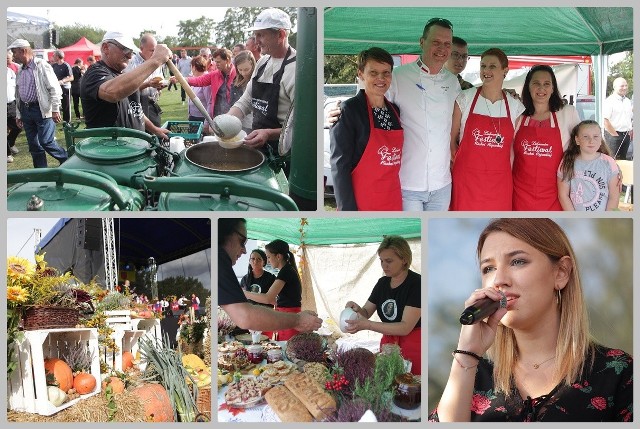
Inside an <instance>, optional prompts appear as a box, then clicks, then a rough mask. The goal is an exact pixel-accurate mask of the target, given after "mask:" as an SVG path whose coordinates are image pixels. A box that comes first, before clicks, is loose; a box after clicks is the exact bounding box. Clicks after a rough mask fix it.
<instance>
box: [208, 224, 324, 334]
mask: <svg viewBox="0 0 640 429" xmlns="http://www.w3.org/2000/svg"><path fill="white" fill-rule="evenodd" d="M276 241H282V240H276ZM282 243H284V242H283V241H282ZM284 244H285V246H286V243H284ZM246 245H247V221H246V219H242V218H220V219H218V305H219V306H220V307H222V309H223V310H224V311H225V312H226V313H227V314H228V315H229V317H230V318H231V320H233V322H234V323H235V324H236V325H237V326H238V327H239V328H240V329H249V330H254V331H277V330H283V329H291V330H294V331H295V332H309V331H313V330H315V329H318V328H319V327H320V325H322V320H321V319H320V318H319V317H318V316H317V315H316V314H314V313H312V312H310V311H306V310H305V311H302V312H301V311H300V308H299V307H298V311H297V312H295V313H283V312H280V313H279V312H276V311H273V310H271V309H269V308H266V307H262V306H258V305H252V304H251V303H249V302H248V301H247V298H246V297H245V295H244V293H243V290H242V288H241V287H240V283H238V278H237V277H236V274H235V272H234V271H233V265H234V264H235V263H236V262H237V261H238V259H239V258H240V257H241V256H242V255H243V254H245V253H247V251H246ZM287 250H288V246H287ZM288 253H289V254H291V252H288ZM291 258H293V255H291ZM275 259H276V258H274V260H275ZM294 264H295V262H294ZM271 265H274V263H273V262H271ZM281 271H282V268H281ZM295 274H296V276H297V272H295ZM279 281H280V282H282V280H276V282H275V283H274V285H275V284H277V283H278V282H279ZM298 282H299V279H298ZM273 287H274V286H271V288H270V289H269V291H271V290H272V289H273ZM280 289H282V287H280ZM278 292H279V291H278ZM245 293H248V294H250V293H251V292H245ZM252 295H257V296H263V294H252ZM300 295H301V294H300ZM252 299H254V301H257V300H256V299H255V298H254V297H252ZM301 300H302V299H301V297H300V298H299V300H298V301H301ZM299 305H300V304H298V306H299Z"/></svg>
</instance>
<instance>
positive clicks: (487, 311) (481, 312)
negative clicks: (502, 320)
mask: <svg viewBox="0 0 640 429" xmlns="http://www.w3.org/2000/svg"><path fill="white" fill-rule="evenodd" d="M500 293H501V294H502V299H501V300H500V301H494V300H492V299H491V298H483V299H481V300H479V301H476V302H475V303H473V305H470V306H469V307H467V308H465V309H464V311H463V312H462V314H461V315H460V323H461V324H462V325H473V324H476V323H478V322H479V321H481V320H483V319H486V318H487V317H489V316H491V315H492V314H493V313H495V312H496V311H497V310H498V309H499V308H506V307H507V296H506V295H505V294H504V293H502V292H500Z"/></svg>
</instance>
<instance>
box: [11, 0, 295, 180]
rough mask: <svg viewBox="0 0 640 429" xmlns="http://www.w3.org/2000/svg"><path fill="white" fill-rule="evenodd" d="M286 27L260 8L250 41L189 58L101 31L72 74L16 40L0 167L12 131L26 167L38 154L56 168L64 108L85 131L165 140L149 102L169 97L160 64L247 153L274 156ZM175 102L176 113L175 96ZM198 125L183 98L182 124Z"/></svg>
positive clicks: (287, 84) (285, 98) (291, 74)
mask: <svg viewBox="0 0 640 429" xmlns="http://www.w3.org/2000/svg"><path fill="white" fill-rule="evenodd" d="M291 29H292V25H291V19H290V17H289V15H288V14H287V13H285V12H284V11H282V10H280V9H275V8H268V9H265V10H263V11H262V12H261V13H260V14H259V15H258V16H257V18H256V20H255V22H254V24H253V25H252V26H251V27H250V28H247V29H245V30H246V32H248V33H249V34H250V36H249V37H248V38H247V40H246V41H243V42H242V43H237V44H235V45H234V46H232V47H230V48H224V47H221V48H215V49H214V50H213V52H212V50H211V49H210V48H209V47H204V48H202V49H200V51H199V54H198V55H196V56H194V57H193V58H192V57H190V56H189V55H188V52H187V50H186V49H182V50H180V56H179V57H178V55H176V54H174V53H172V52H171V50H170V49H169V48H168V47H167V46H166V45H164V44H162V43H157V41H156V39H155V36H154V35H153V34H151V33H146V34H143V35H142V36H141V38H140V43H139V46H136V44H135V43H134V41H133V39H132V38H131V37H130V36H129V35H127V34H124V33H122V32H119V31H107V32H106V33H105V34H104V36H103V38H102V40H101V41H100V43H99V44H98V45H99V47H100V58H99V59H98V60H97V61H95V58H91V60H92V61H89V59H87V63H88V66H85V65H84V64H83V61H82V59H79V60H76V61H75V62H74V65H73V67H72V66H71V65H70V64H69V63H68V62H66V61H65V55H64V52H63V51H61V50H57V51H55V53H54V55H53V60H54V61H53V62H52V63H48V62H47V61H45V60H42V59H39V58H35V57H34V54H33V49H32V46H31V44H30V43H29V42H28V41H27V40H24V39H16V40H15V41H13V42H12V43H11V44H10V45H9V47H8V51H7V75H8V77H7V82H8V88H7V94H8V95H9V97H8V99H7V112H8V114H7V123H8V125H9V127H8V131H10V134H9V136H10V138H8V142H7V149H8V153H7V155H8V157H7V162H12V161H13V160H12V158H11V156H12V155H15V154H16V153H17V151H18V148H17V147H15V139H16V137H17V135H18V133H19V131H20V130H21V129H24V130H25V133H26V135H27V140H28V144H29V152H30V153H31V155H32V157H33V164H34V167H47V159H46V155H45V152H46V153H49V155H51V156H52V157H53V158H55V159H56V160H58V161H59V162H60V163H62V162H64V161H65V160H66V158H67V154H66V151H65V150H64V149H63V148H62V147H60V145H59V144H58V142H57V140H56V138H55V124H56V123H60V122H62V121H64V122H69V121H71V106H72V100H73V109H74V111H75V116H76V119H77V120H82V119H84V121H85V124H86V127H87V128H97V127H124V128H132V129H137V130H140V131H146V132H148V133H150V134H153V135H156V136H158V137H159V138H160V139H167V140H168V135H167V133H168V132H169V130H167V129H164V128H162V124H163V122H162V119H161V115H162V109H161V107H160V104H159V103H158V100H159V97H160V95H161V92H162V91H163V90H164V89H167V90H171V87H172V86H174V87H175V89H176V90H177V85H176V83H177V77H176V76H175V75H174V74H175V73H173V71H172V70H169V68H168V67H167V66H166V63H167V62H168V61H172V62H173V63H174V64H175V66H176V68H177V70H178V71H179V72H180V74H181V75H183V76H184V77H185V78H186V79H187V81H188V83H189V85H190V86H193V87H195V88H196V94H197V97H198V98H199V99H200V101H201V103H202V105H203V106H204V107H205V109H206V110H207V113H208V114H209V115H210V116H211V117H215V116H217V115H220V114H226V113H228V114H231V115H234V116H237V117H238V118H240V119H241V120H242V123H243V128H244V129H245V131H246V133H247V136H246V138H245V143H246V145H247V146H249V147H251V148H255V149H258V150H261V151H264V152H268V151H269V149H268V148H271V150H275V151H276V152H275V153H277V142H278V139H279V136H280V131H281V128H282V126H283V124H284V121H285V119H286V115H287V114H288V112H289V110H290V109H291V106H292V103H293V97H294V90H295V85H294V82H295V61H296V51H295V49H293V47H291V46H290V45H289V41H288V38H289V35H290V33H291ZM13 61H15V62H17V63H19V64H21V65H22V66H21V67H18V66H17V65H16V64H15V63H14V62H13ZM23 70H24V72H22V71H23ZM181 98H182V104H183V105H184V104H185V101H186V93H185V91H184V88H181ZM204 118H205V115H203V114H202V112H200V111H198V109H197V108H196V105H194V104H193V103H192V102H191V100H189V106H188V108H187V110H186V111H185V118H184V119H188V120H197V121H202V122H205V119H204ZM207 132H208V131H207Z"/></svg>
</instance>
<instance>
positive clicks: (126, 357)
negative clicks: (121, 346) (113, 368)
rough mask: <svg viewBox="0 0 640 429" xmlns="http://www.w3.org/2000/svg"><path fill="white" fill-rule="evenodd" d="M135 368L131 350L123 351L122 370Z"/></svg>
mask: <svg viewBox="0 0 640 429" xmlns="http://www.w3.org/2000/svg"><path fill="white" fill-rule="evenodd" d="M131 368H133V354H132V353H131V352H123V353H122V370H123V371H126V370H128V369H131Z"/></svg>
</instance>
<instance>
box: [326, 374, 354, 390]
mask: <svg viewBox="0 0 640 429" xmlns="http://www.w3.org/2000/svg"><path fill="white" fill-rule="evenodd" d="M348 385H349V380H347V378H346V377H345V376H344V375H342V374H341V375H338V374H333V380H330V381H327V382H326V383H325V384H324V387H325V389H327V390H334V391H340V390H342V388H343V387H345V386H348Z"/></svg>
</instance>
